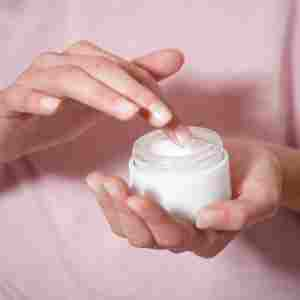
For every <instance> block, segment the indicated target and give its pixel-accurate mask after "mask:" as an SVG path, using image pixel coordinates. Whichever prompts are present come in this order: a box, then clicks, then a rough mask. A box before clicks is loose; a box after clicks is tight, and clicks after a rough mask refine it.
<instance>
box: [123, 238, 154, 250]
mask: <svg viewBox="0 0 300 300" xmlns="http://www.w3.org/2000/svg"><path fill="white" fill-rule="evenodd" d="M128 242H129V244H130V245H131V246H132V247H135V248H153V247H154V242H153V240H152V238H151V237H146V238H143V239H138V240H137V239H129V240H128Z"/></svg>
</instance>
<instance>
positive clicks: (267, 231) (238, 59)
mask: <svg viewBox="0 0 300 300" xmlns="http://www.w3.org/2000/svg"><path fill="white" fill-rule="evenodd" d="M297 26H298V28H299V29H300V24H299V21H298V18H297V15H296V1H294V2H292V1H282V0H265V1H261V0H252V1H239V0H227V1H222V2H221V1H217V0H201V1H199V0H190V1H175V0H165V1H146V0H133V1H120V0H110V1H96V0H94V1H88V2H84V1H80V2H79V1H71V0H69V1H68V0H65V1H61V0H52V1H35V0H4V1H3V0H2V1H1V3H0V41H1V54H2V60H1V74H0V85H1V86H3V87H4V86H6V85H7V84H9V83H11V82H12V81H13V80H14V78H15V77H16V76H17V74H19V73H20V72H21V71H22V70H23V69H24V68H25V67H26V66H27V65H28V64H29V63H30V62H31V60H32V58H33V57H34V56H35V55H37V54H38V53H40V52H42V51H45V50H49V49H51V50H53V49H54V50H55V49H61V48H63V47H65V46H66V44H68V43H69V42H71V41H72V42H73V41H75V40H78V39H88V40H91V41H93V42H95V43H97V44H99V45H100V46H101V47H103V48H106V49H110V50H112V51H113V52H116V53H118V54H120V55H124V56H127V57H135V56H137V55H141V54H144V53H146V52H148V51H150V50H153V49H158V48H164V47H167V48H169V47H176V48H180V49H182V50H183V51H184V52H185V54H186V60H187V63H186V66H185V67H184V69H183V70H182V71H181V72H180V74H179V75H178V76H176V77H174V78H173V79H170V80H168V81H167V82H166V83H165V84H164V89H165V92H166V95H167V96H168V99H169V101H170V103H172V105H173V107H174V108H175V109H176V111H178V113H179V114H180V116H181V117H182V119H184V120H185V121H186V122H187V123H189V124H194V125H197V124H198V125H199V124H202V125H204V126H207V127H210V128H213V129H217V130H218V131H220V132H221V133H223V134H226V135H247V136H253V137H257V138H263V139H265V140H270V141H273V142H278V143H282V144H291V145H297V144H298V142H297V140H299V139H298V134H297V132H299V130H297V126H298V124H299V122H300V114H299V113H298V111H299V109H298V108H297V101H296V99H297V97H298V90H297V89H294V87H296V86H297V80H300V74H298V72H299V70H300V68H296V67H295V66H297V59H298V58H297V52H298V53H299V51H297V48H298V45H299V46H300V40H299V41H298V36H299V34H297ZM298 65H299V64H298ZM287 83H288V84H287ZM104 129H105V130H104ZM145 130H149V128H147V127H146V126H145V125H144V123H143V122H142V121H140V120H137V121H134V122H131V123H129V124H124V123H122V124H121V123H118V122H117V121H115V120H111V119H109V118H107V117H104V116H103V120H102V121H101V122H99V125H98V126H97V127H96V128H94V129H92V130H90V131H89V132H88V133H86V134H85V135H84V136H82V137H81V138H80V139H78V140H77V141H75V142H73V143H70V144H68V145H65V146H60V147H57V148H56V149H51V150H49V151H47V152H43V153H39V154H35V155H33V156H32V157H29V158H27V159H23V160H20V161H17V162H14V163H12V164H11V165H9V166H6V165H5V166H1V191H2V195H1V198H0V236H1V244H0V266H1V267H0V299H1V300H2V299H119V298H120V299H195V298H199V299H207V300H223V299H246V300H248V299H249V300H250V299H251V300H252V299H253V298H256V299H272V300H282V299H292V300H293V299H299V296H300V288H299V279H300V268H299V267H300V260H299V251H300V241H299V239H298V238H297V237H298V236H299V234H298V232H299V228H300V222H299V219H298V217H297V216H296V215H294V214H292V213H288V212H284V211H282V212H281V213H280V215H279V216H278V217H276V218H275V219H274V220H273V221H271V222H268V223H265V224H262V225H259V226H256V227H254V228H252V229H251V230H248V231H247V232H244V233H243V234H241V235H240V237H239V239H237V240H236V241H234V242H233V243H232V244H231V245H230V246H229V247H228V248H227V249H226V250H225V251H224V252H223V253H222V254H221V255H220V256H218V257H217V258H215V259H214V260H204V259H201V258H198V257H195V256H193V255H191V254H183V255H173V254H170V253H168V252H161V251H151V250H140V249H133V248H131V247H129V246H128V244H127V242H126V241H122V240H119V239H118V238H116V237H114V236H113V235H112V234H111V232H110V231H109V228H108V226H107V225H106V223H105V221H104V218H103V217H102V215H101V212H100V211H99V209H98V207H97V205H96V202H95V199H94V197H93V195H92V194H91V193H90V191H89V190H88V189H87V187H86V186H85V185H84V183H83V179H84V176H85V175H86V174H87V173H88V172H89V171H91V170H94V169H95V168H99V169H100V170H102V171H105V172H109V173H114V174H119V175H124V176H126V173H127V166H126V164H127V160H128V156H129V153H130V149H131V145H132V142H133V141H134V140H135V138H137V137H138V136H139V135H141V134H142V133H143V132H145Z"/></svg>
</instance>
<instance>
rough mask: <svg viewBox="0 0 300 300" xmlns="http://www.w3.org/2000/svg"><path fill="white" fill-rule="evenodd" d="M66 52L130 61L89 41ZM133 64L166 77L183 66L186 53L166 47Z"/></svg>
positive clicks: (69, 48)
mask: <svg viewBox="0 0 300 300" xmlns="http://www.w3.org/2000/svg"><path fill="white" fill-rule="evenodd" d="M66 53H70V54H81V55H92V56H93V55H95V56H97V55H101V56H104V57H106V58H108V59H112V60H114V61H115V62H118V63H120V62H121V63H124V62H126V63H128V62H127V61H126V60H124V59H123V58H121V57H119V56H117V55H115V54H113V53H110V52H108V51H106V50H103V49H101V48H100V47H98V46H96V45H94V44H93V43H90V42H88V41H79V42H77V43H74V44H73V45H71V46H70V47H68V48H67V49H66ZM132 63H133V64H135V65H136V66H138V67H140V69H144V70H146V71H148V72H149V73H150V75H152V76H153V77H154V78H155V79H156V80H162V79H165V78H167V77H169V76H171V75H173V74H175V73H176V72H178V71H179V69H180V68H181V67H182V65H183V63H184V55H183V54H182V53H181V52H180V51H179V50H176V49H164V50H160V51H155V52H152V53H150V54H148V55H144V56H142V57H139V58H136V59H134V60H133V61H132Z"/></svg>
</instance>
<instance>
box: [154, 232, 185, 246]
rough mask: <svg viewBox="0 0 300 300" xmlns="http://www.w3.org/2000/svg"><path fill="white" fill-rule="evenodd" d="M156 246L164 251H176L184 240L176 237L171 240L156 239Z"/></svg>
mask: <svg viewBox="0 0 300 300" xmlns="http://www.w3.org/2000/svg"><path fill="white" fill-rule="evenodd" d="M157 244H158V245H159V246H160V247H162V248H164V249H176V248H182V247H183V246H184V240H183V238H182V237H180V236H179V235H178V236H173V237H172V238H158V239H157Z"/></svg>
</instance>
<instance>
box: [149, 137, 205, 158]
mask: <svg viewBox="0 0 300 300" xmlns="http://www.w3.org/2000/svg"><path fill="white" fill-rule="evenodd" d="M205 146H208V144H207V143H205V142H204V141H203V140H200V139H192V140H191V141H190V142H189V143H188V144H186V145H184V146H180V145H177V144H175V143H174V142H172V141H171V140H170V139H163V140H159V141H157V142H156V143H153V144H152V145H151V146H150V147H151V149H150V151H151V152H152V153H153V154H156V155H161V156H173V157H174V156H175V157H176V156H187V155H192V154H194V153H197V152H200V151H201V150H203V149H204V148H206V147H205Z"/></svg>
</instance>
